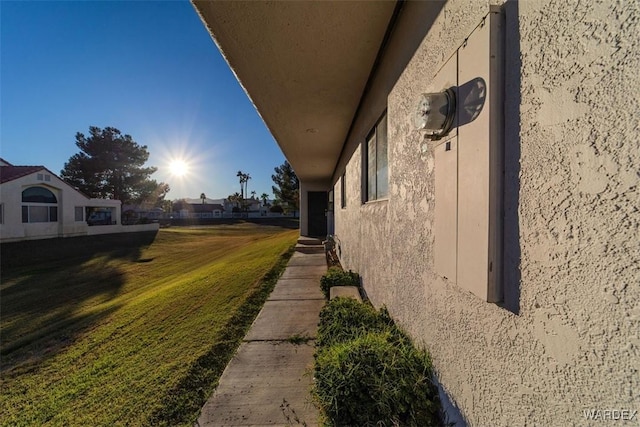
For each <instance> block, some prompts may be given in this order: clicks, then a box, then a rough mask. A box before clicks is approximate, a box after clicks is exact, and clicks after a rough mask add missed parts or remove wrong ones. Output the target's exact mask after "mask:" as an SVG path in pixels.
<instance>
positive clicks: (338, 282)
mask: <svg viewBox="0 0 640 427" xmlns="http://www.w3.org/2000/svg"><path fill="white" fill-rule="evenodd" d="M333 286H360V276H358V274H357V273H354V272H352V271H351V270H349V271H344V270H343V269H342V268H340V267H331V268H329V270H327V272H326V273H325V274H324V276H322V277H321V278H320V289H321V290H322V293H323V294H324V296H325V298H329V289H331V287H333Z"/></svg>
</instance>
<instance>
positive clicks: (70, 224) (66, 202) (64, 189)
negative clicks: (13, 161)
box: [0, 170, 133, 242]
mask: <svg viewBox="0 0 640 427" xmlns="http://www.w3.org/2000/svg"><path fill="white" fill-rule="evenodd" d="M39 174H45V175H49V178H50V181H43V180H38V175H39ZM33 186H40V187H45V188H47V189H48V190H50V191H51V192H52V193H53V194H54V195H55V196H56V199H57V201H58V203H57V207H58V221H57V222H38V223H23V222H22V205H23V203H22V191H23V190H25V189H26V188H28V187H33ZM0 203H2V204H3V211H4V212H3V213H4V218H3V223H2V224H0V241H3V242H9V241H14V240H28V239H46V238H53V237H72V236H81V235H86V234H105V233H107V231H106V229H103V230H91V229H93V228H96V227H97V228H100V227H101V226H96V227H88V225H87V222H86V218H85V220H82V221H76V219H75V208H76V207H82V208H83V210H84V209H85V208H86V207H104V208H110V209H112V210H113V214H114V215H113V219H114V221H115V222H116V223H117V224H118V226H117V227H116V231H113V230H112V231H109V232H122V231H133V230H129V229H128V228H127V227H124V228H123V227H122V226H121V221H120V202H119V201H116V200H106V199H89V198H87V197H86V196H84V195H83V194H82V193H80V192H78V191H76V190H75V189H73V188H71V187H70V186H69V185H68V184H67V183H65V182H64V181H62V180H61V179H60V178H58V177H57V176H55V175H53V174H51V173H49V172H47V171H45V170H41V171H39V172H35V173H32V174H30V175H27V176H24V177H20V178H17V179H15V180H12V181H8V182H5V183H3V184H2V188H1V189H0ZM29 204H32V203H29ZM107 227H114V226H107ZM88 231H93V232H89V233H88Z"/></svg>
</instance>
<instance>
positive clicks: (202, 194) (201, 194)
mask: <svg viewBox="0 0 640 427" xmlns="http://www.w3.org/2000/svg"><path fill="white" fill-rule="evenodd" d="M200 199H202V204H203V205H204V201H205V200H206V199H207V196H206V195H205V194H204V193H200Z"/></svg>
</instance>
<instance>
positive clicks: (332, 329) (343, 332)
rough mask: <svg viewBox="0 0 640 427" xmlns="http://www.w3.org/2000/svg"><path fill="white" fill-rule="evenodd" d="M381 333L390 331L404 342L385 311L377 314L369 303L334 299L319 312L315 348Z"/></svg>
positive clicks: (348, 299) (351, 299)
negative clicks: (368, 334)
mask: <svg viewBox="0 0 640 427" xmlns="http://www.w3.org/2000/svg"><path fill="white" fill-rule="evenodd" d="M384 331H390V332H391V333H392V334H393V336H394V337H396V338H397V340H401V339H407V340H408V338H406V337H404V334H402V332H401V331H400V330H399V329H398V328H397V327H395V324H394V322H393V319H391V316H389V312H387V310H386V309H382V310H381V311H380V312H378V311H376V309H375V308H373V306H372V305H371V304H366V303H362V302H359V301H356V300H354V299H353V298H335V299H333V300H331V301H329V302H328V303H327V304H325V306H324V307H323V308H322V310H321V311H320V323H319V324H318V336H317V339H316V345H317V346H318V347H321V348H322V347H328V346H331V345H334V344H337V343H343V342H346V341H350V340H353V339H355V338H357V337H359V336H360V335H363V334H365V333H367V332H384Z"/></svg>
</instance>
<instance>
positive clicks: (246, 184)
mask: <svg viewBox="0 0 640 427" xmlns="http://www.w3.org/2000/svg"><path fill="white" fill-rule="evenodd" d="M250 179H251V175H249V174H248V173H245V174H244V194H246V195H247V197H249V180H250Z"/></svg>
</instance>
